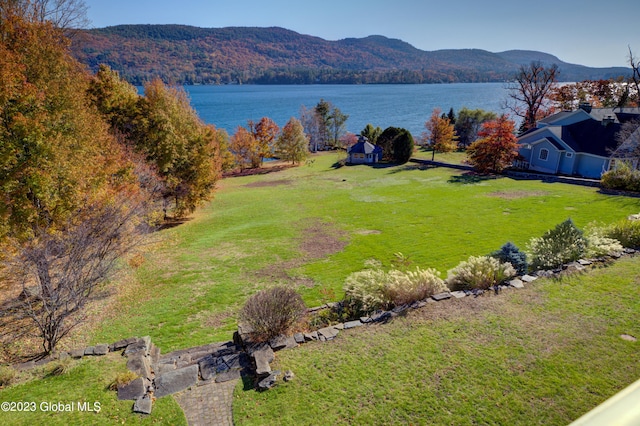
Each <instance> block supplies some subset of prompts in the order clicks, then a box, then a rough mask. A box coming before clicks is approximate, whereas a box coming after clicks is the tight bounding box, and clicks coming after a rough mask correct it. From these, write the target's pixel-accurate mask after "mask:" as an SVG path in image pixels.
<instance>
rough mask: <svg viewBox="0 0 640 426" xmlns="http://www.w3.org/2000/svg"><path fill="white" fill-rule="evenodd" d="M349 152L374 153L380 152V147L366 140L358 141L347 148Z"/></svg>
mask: <svg viewBox="0 0 640 426" xmlns="http://www.w3.org/2000/svg"><path fill="white" fill-rule="evenodd" d="M349 153H350V154H374V153H382V148H380V147H379V146H377V145H373V144H372V143H370V142H368V141H360V142H358V143H356V144H355V145H353V146H352V147H351V148H349Z"/></svg>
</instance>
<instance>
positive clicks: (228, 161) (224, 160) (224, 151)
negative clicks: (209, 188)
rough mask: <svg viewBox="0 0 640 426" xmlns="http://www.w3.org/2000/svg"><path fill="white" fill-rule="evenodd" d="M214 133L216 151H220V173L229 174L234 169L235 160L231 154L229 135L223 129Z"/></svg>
mask: <svg viewBox="0 0 640 426" xmlns="http://www.w3.org/2000/svg"><path fill="white" fill-rule="evenodd" d="M209 126H212V125H209ZM214 128H215V127H214ZM215 133H216V140H217V145H218V149H219V150H220V169H221V171H222V172H229V171H231V170H233V169H235V167H236V159H235V157H234V155H233V152H231V141H230V139H229V133H227V131H226V130H224V129H216V130H215Z"/></svg>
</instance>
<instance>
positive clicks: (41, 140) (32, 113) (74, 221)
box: [0, 2, 155, 352]
mask: <svg viewBox="0 0 640 426" xmlns="http://www.w3.org/2000/svg"><path fill="white" fill-rule="evenodd" d="M6 4H7V3H6V2H3V3H2V6H3V7H4V6H5V5H6ZM14 4H21V3H20V2H14ZM0 13H1V14H2V15H1V16H0V38H1V39H2V40H3V42H2V43H1V44H0V117H1V119H0V217H1V219H2V220H0V245H2V247H3V252H2V253H3V255H2V256H0V257H2V261H3V263H4V265H5V266H8V267H7V268H5V269H4V273H5V274H6V277H5V278H6V280H7V282H8V283H10V284H14V283H17V284H18V285H19V288H18V289H16V288H8V289H7V293H11V291H12V290H21V292H20V296H18V297H17V298H16V299H15V300H14V301H13V302H11V301H10V300H8V301H7V300H5V301H6V302H7V304H8V305H10V307H11V309H10V310H9V311H10V312H9V314H11V315H12V317H11V318H12V319H15V320H17V322H18V323H19V324H20V325H23V323H22V322H20V319H21V318H25V319H28V320H30V321H32V323H33V324H34V326H35V327H36V329H37V330H38V333H39V335H40V337H42V339H43V348H44V350H45V352H51V351H52V350H53V349H54V348H55V346H56V344H57V343H58V342H59V341H60V339H61V338H63V337H64V336H65V335H66V334H67V333H68V332H69V330H70V329H71V328H73V325H74V324H77V322H78V321H81V320H82V315H81V311H82V309H83V307H84V306H85V305H86V303H87V302H88V301H89V300H90V298H91V297H92V295H93V294H94V290H95V289H96V288H97V286H99V285H100V284H102V283H104V282H105V280H106V279H107V278H108V275H109V272H110V271H111V270H112V268H113V266H114V265H115V263H116V261H117V259H118V258H119V257H120V256H121V255H122V254H123V253H124V250H123V249H124V247H125V246H127V247H131V244H129V243H128V242H125V241H126V240H128V239H129V238H132V237H133V236H134V235H139V233H138V231H137V229H140V227H143V225H145V224H147V223H148V214H147V213H148V211H147V207H148V206H149V203H148V196H149V194H150V193H152V192H153V191H155V187H154V186H153V185H149V184H148V180H149V179H150V180H151V181H153V180H154V179H153V178H152V176H153V174H154V172H153V170H151V169H149V168H147V167H145V163H144V161H143V160H141V159H140V157H139V156H136V155H134V153H133V152H130V151H128V150H127V148H126V147H125V146H124V145H122V144H121V143H120V140H119V139H118V138H117V137H116V136H115V135H113V134H111V133H110V132H109V125H108V123H107V122H106V121H105V120H104V119H103V116H102V115H101V113H100V112H99V111H98V110H97V108H96V107H95V106H94V105H93V104H92V102H91V101H90V100H89V98H88V96H87V91H88V89H89V86H90V76H89V75H88V74H87V72H86V71H85V70H84V68H83V67H82V66H81V65H80V64H78V62H77V61H75V60H74V59H73V58H72V57H71V56H70V55H69V53H68V50H67V46H68V40H67V39H66V38H65V37H64V34H63V33H62V32H61V30H60V29H58V28H56V27H55V26H54V25H53V24H52V23H50V22H41V21H40V20H38V19H32V18H31V17H28V19H25V17H24V16H22V15H19V14H11V13H10V12H9V13H7V10H6V9H2V10H1V11H0ZM129 241H131V240H129ZM7 248H9V249H8V250H7ZM2 314H3V315H6V314H7V312H2ZM25 328H27V327H25Z"/></svg>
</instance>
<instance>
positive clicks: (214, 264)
mask: <svg viewBox="0 0 640 426" xmlns="http://www.w3.org/2000/svg"><path fill="white" fill-rule="evenodd" d="M339 159H340V156H339V154H325V155H319V156H316V157H314V159H313V162H312V164H310V165H305V166H302V167H298V168H293V169H289V170H286V171H283V172H278V173H273V174H267V175H262V176H249V177H241V178H232V179H225V180H223V181H222V182H221V188H220V189H219V190H218V192H217V193H216V199H215V200H214V201H213V202H211V203H210V204H208V205H207V206H205V207H204V208H203V209H201V210H199V212H198V213H197V214H196V216H195V217H194V218H193V220H191V221H189V222H187V223H186V224H184V225H181V226H179V227H176V228H174V229H171V230H169V231H165V232H164V235H163V236H164V237H165V239H166V241H167V242H166V243H165V244H164V246H163V247H161V248H159V249H156V250H154V251H153V252H151V253H148V254H147V261H146V263H145V264H144V265H143V266H142V267H140V268H139V269H138V270H137V271H136V274H135V277H134V279H133V280H132V282H135V281H137V284H136V285H135V292H133V294H130V293H126V296H124V297H123V300H122V302H121V303H120V304H119V306H118V309H117V315H114V316H113V317H112V318H109V319H108V321H104V322H103V324H102V326H99V327H98V328H97V329H96V331H95V332H94V334H93V336H92V339H93V342H111V341H115V340H118V339H120V338H123V337H127V336H130V335H150V336H151V337H152V338H153V340H154V342H155V343H156V344H157V345H158V346H160V347H161V348H162V349H163V351H165V352H166V351H170V350H174V349H179V348H184V347H189V346H193V345H199V344H205V343H208V342H211V341H217V340H226V339H229V338H230V336H231V333H232V331H233V330H234V329H235V326H236V318H235V314H236V312H237V310H238V308H239V306H241V304H242V303H243V301H244V300H246V298H247V297H248V296H249V295H251V294H253V293H254V292H255V291H256V290H258V289H260V288H263V287H264V286H267V285H272V284H273V283H274V282H275V283H278V282H280V283H294V284H296V285H299V288H300V292H301V293H302V294H303V297H304V298H305V301H306V302H307V304H308V305H309V306H311V305H317V304H319V303H320V302H321V301H322V298H323V294H322V292H321V290H322V291H323V292H325V294H334V295H335V298H340V297H341V296H342V285H343V282H344V279H345V277H346V276H347V275H349V274H350V273H351V272H353V271H357V270H360V269H362V268H363V264H364V261H365V260H367V259H377V260H379V261H381V262H382V263H383V265H385V266H390V262H391V260H392V259H393V253H396V252H402V253H403V254H404V255H405V256H409V258H410V259H411V260H412V262H413V265H416V266H418V265H419V266H421V267H435V268H437V269H439V270H440V271H442V273H443V274H444V275H446V272H447V270H448V269H450V268H452V267H454V266H455V265H456V264H457V263H458V262H460V261H461V260H464V259H466V258H467V257H468V256H470V255H481V254H486V253H488V252H490V251H493V250H495V249H497V248H499V247H500V246H501V245H502V244H503V243H505V242H507V241H509V240H511V241H513V242H514V243H515V244H517V245H518V246H524V245H526V243H527V241H528V240H529V239H530V238H531V237H532V236H539V235H541V234H542V233H543V232H544V231H546V230H547V229H549V228H552V227H553V226H555V225H556V224H557V223H559V222H561V221H563V220H564V219H566V218H567V217H571V218H572V219H573V220H574V221H575V222H576V224H577V225H578V226H581V227H582V226H584V225H586V224H588V223H589V222H592V221H595V220H600V221H604V222H612V221H614V220H618V219H620V218H624V217H626V216H627V215H629V214H631V213H634V212H638V211H640V200H638V199H633V198H626V197H616V196H607V195H602V194H599V193H598V192H597V190H596V189H594V188H586V187H578V186H572V185H566V184H559V183H553V184H549V183H541V182H539V181H516V180H512V179H508V178H497V179H488V180H477V179H476V178H474V177H468V176H466V175H461V174H460V172H459V171H456V170H451V169H444V168H432V169H421V168H420V167H418V166H417V165H413V164H407V165H405V166H396V167H381V168H372V167H368V166H351V167H342V168H338V169H334V168H332V167H331V165H332V164H334V163H335V162H336V161H338V160H339ZM343 247H344V249H342V248H343ZM332 249H333V251H336V250H338V251H337V252H336V253H333V254H331V252H332ZM301 250H302V251H301ZM305 250H306V251H307V252H310V253H307V254H306V256H303V253H305ZM316 252H317V253H316ZM314 256H315V258H314ZM323 289H325V290H323Z"/></svg>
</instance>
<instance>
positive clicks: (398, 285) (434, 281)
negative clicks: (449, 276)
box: [383, 268, 447, 306]
mask: <svg viewBox="0 0 640 426" xmlns="http://www.w3.org/2000/svg"><path fill="white" fill-rule="evenodd" d="M387 277H388V279H387V281H386V285H385V287H384V289H383V294H384V299H385V300H386V301H387V302H388V303H389V304H392V305H394V306H399V305H404V304H406V303H412V302H415V301H417V300H422V299H425V298H427V297H429V296H432V295H434V294H436V293H442V292H444V291H447V286H446V285H445V284H444V281H443V280H442V279H441V278H440V272H438V271H436V270H435V269H433V268H429V269H420V268H416V270H415V271H409V272H400V271H389V273H388V274H387Z"/></svg>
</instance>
